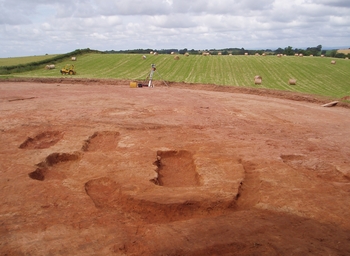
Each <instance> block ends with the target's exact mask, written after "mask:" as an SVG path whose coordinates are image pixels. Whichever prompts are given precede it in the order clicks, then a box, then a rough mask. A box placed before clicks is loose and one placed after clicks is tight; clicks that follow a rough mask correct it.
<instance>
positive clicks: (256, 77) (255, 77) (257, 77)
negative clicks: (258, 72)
mask: <svg viewBox="0 0 350 256" xmlns="http://www.w3.org/2000/svg"><path fill="white" fill-rule="evenodd" d="M254 79H261V80H262V77H261V76H254Z"/></svg>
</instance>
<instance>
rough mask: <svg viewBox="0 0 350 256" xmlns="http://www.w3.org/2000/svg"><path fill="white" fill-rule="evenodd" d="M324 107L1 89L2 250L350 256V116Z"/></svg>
mask: <svg viewBox="0 0 350 256" xmlns="http://www.w3.org/2000/svg"><path fill="white" fill-rule="evenodd" d="M257 94H260V95H257ZM286 98H287V99H286ZM323 101H324V100H322V99H316V98H313V97H312V96H303V95H296V94H289V93H286V94H283V93H280V92H266V91H263V90H260V91H259V92H257V91H255V92H251V91H249V90H248V89H246V90H245V89H237V88H236V89H227V88H224V87H217V86H209V85H181V84H171V85H170V86H169V87H166V86H158V85H157V86H156V87H154V88H129V85H128V83H127V82H126V81H119V82H115V81H114V82H112V81H109V82H108V81H97V80H96V81H92V80H90V81H89V82H85V81H78V80H75V82H72V81H71V80H51V81H48V80H45V81H41V82H38V81H26V82H24V81H21V82H20V81H17V82H16V81H13V82H1V83H0V111H1V116H0V142H1V143H0V171H1V176H0V202H1V207H0V237H1V239H0V252H1V255H350V212H349V209H350V200H349V197H350V129H349V127H350V110H349V109H348V108H346V106H345V107H341V106H339V105H338V106H336V107H332V108H324V107H321V106H320V104H321V103H323Z"/></svg>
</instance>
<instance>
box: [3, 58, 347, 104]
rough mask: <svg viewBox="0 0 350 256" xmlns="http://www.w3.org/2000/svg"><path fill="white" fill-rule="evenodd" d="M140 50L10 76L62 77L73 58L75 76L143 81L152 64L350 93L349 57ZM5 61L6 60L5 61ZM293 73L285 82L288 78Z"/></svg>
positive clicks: (174, 71) (179, 78)
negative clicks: (180, 53) (178, 53)
mask: <svg viewBox="0 0 350 256" xmlns="http://www.w3.org/2000/svg"><path fill="white" fill-rule="evenodd" d="M146 56H147V58H146V59H142V55H139V54H134V55H133V54H98V53H89V54H84V55H81V56H79V57H78V58H77V61H70V60H69V59H67V61H64V62H60V63H55V65H56V69H53V70H45V69H44V66H43V67H42V68H40V69H37V70H34V71H28V72H23V73H14V74H12V75H11V76H14V77H61V76H62V75H61V74H60V72H59V70H60V68H62V67H64V65H65V64H68V63H69V64H74V65H75V70H76V71H77V75H75V76H74V77H76V78H101V79H111V78H112V79H127V80H135V81H142V80H144V79H146V77H147V75H148V74H149V72H150V69H151V64H156V67H157V72H156V73H155V75H154V79H155V80H164V81H169V82H186V83H203V84H216V85H225V86H246V87H256V88H269V89H278V90H288V91H293V92H302V93H307V94H316V95H323V96H329V97H334V98H341V97H344V96H347V95H350V60H345V59H336V64H335V65H332V64H331V60H332V59H331V58H321V57H295V56H285V57H281V58H279V57H276V56H235V55H234V56H228V55H225V56H200V55H190V56H188V57H186V56H180V59H179V60H174V56H173V55H161V54H160V55H146ZM6 65H8V64H6ZM255 75H260V76H262V77H263V82H262V85H255V84H254V76H255ZM290 78H295V79H297V84H296V85H288V79H290Z"/></svg>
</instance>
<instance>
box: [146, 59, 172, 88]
mask: <svg viewBox="0 0 350 256" xmlns="http://www.w3.org/2000/svg"><path fill="white" fill-rule="evenodd" d="M156 70H157V69H156V64H152V65H151V72H150V73H149V75H148V77H147V78H146V79H148V87H154V86H153V84H152V79H153V75H154V73H155V72H156ZM157 74H158V75H159V76H160V74H159V72H158V71H157ZM163 82H164V83H165V85H166V86H168V84H167V83H166V82H165V81H164V80H163Z"/></svg>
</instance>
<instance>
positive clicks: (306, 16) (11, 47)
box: [0, 0, 350, 57]
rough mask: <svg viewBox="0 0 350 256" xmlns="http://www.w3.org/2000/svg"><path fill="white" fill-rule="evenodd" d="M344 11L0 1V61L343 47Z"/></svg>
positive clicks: (262, 4) (344, 6) (160, 2)
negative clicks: (83, 52) (80, 54)
mask: <svg viewBox="0 0 350 256" xmlns="http://www.w3.org/2000/svg"><path fill="white" fill-rule="evenodd" d="M349 8H350V1H348V0H290V1H287V2H286V1H285V0H260V1H256V0H235V1H232V0H216V1H207V0H191V1H188V0H186V1H185V0H149V1H144V0H128V1H125V0H98V1H97V0H76V1H71V0H50V1H47V0H11V1H8V0H0V38H1V41H0V57H7V56H22V55H31V54H35V55H39V54H45V53H65V52H69V51H73V50H75V49H77V48H91V49H97V50H112V49H114V50H119V49H134V48H155V49H165V48H178V49H180V48H190V49H211V48H226V47H238V48H241V47H244V48H254V49H256V48H262V49H265V48H270V49H274V48H277V47H286V46H288V45H291V46H293V47H308V46H316V45H318V44H322V45H324V46H338V45H339V46H346V45H349V42H350V28H349V25H348V24H350V11H349ZM335 44H336V45H335ZM38 45H40V47H38Z"/></svg>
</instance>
